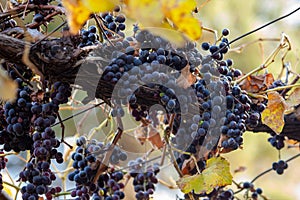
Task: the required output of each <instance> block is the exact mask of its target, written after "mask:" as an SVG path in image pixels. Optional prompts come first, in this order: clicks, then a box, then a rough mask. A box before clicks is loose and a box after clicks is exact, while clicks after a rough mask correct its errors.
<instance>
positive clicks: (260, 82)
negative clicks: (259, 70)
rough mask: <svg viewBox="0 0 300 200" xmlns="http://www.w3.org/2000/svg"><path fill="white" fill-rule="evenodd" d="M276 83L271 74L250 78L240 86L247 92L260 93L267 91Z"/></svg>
mask: <svg viewBox="0 0 300 200" xmlns="http://www.w3.org/2000/svg"><path fill="white" fill-rule="evenodd" d="M273 82H274V77H273V75H272V74H271V73H269V74H262V75H257V76H248V77H247V78H246V79H245V80H243V81H242V82H241V83H240V84H239V85H240V87H241V89H243V90H246V91H247V92H252V93H256V92H260V91H264V90H266V89H267V88H268V87H269V86H271V85H272V83H273Z"/></svg>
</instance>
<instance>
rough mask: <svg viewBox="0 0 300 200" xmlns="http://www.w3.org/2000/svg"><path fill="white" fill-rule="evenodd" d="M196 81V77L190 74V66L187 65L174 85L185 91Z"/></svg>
mask: <svg viewBox="0 0 300 200" xmlns="http://www.w3.org/2000/svg"><path fill="white" fill-rule="evenodd" d="M196 80H197V79H196V76H195V75H194V74H192V73H191V72H190V65H187V66H185V67H184V68H183V69H182V70H181V74H180V76H179V77H178V79H177V80H176V84H177V85H178V86H180V87H183V88H185V89H186V88H188V87H190V86H191V85H192V84H194V83H195V82H196Z"/></svg>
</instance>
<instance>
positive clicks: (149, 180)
mask: <svg viewBox="0 0 300 200" xmlns="http://www.w3.org/2000/svg"><path fill="white" fill-rule="evenodd" d="M145 163H146V162H145V160H144V159H142V158H137V159H136V160H131V161H130V162H129V163H128V165H129V167H130V169H129V170H130V172H129V173H130V176H131V177H133V178H134V179H133V185H134V191H135V192H136V195H135V197H136V199H137V200H148V199H150V196H151V195H152V194H153V193H154V190H155V184H157V183H158V179H157V178H156V175H157V174H158V173H159V171H160V169H159V166H158V164H156V163H154V164H153V165H148V166H146V164H145Z"/></svg>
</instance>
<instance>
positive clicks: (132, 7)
mask: <svg viewBox="0 0 300 200" xmlns="http://www.w3.org/2000/svg"><path fill="white" fill-rule="evenodd" d="M125 3H126V4H127V6H126V8H127V9H126V13H127V15H128V16H129V17H130V18H132V19H133V20H136V21H137V22H139V24H140V25H141V27H142V28H146V29H149V28H150V29H151V30H150V31H151V32H152V33H153V34H156V35H159V36H161V37H163V38H165V39H167V40H169V41H170V42H172V43H174V44H176V45H178V46H181V45H182V44H184V42H185V41H186V40H187V39H191V40H198V39H199V38H200V37H201V35H202V29H201V23H200V21H199V20H198V19H196V18H195V17H194V16H193V14H192V11H193V10H194V9H195V7H196V2H195V0H171V1H168V0H160V1H151V0H140V1H136V0H127V1H126V2H125ZM155 28H158V29H155ZM170 29H171V30H176V32H170V31H169V30H170Z"/></svg>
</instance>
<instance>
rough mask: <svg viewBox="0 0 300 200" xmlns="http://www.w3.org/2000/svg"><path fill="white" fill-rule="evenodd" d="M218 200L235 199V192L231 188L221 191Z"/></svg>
mask: <svg viewBox="0 0 300 200" xmlns="http://www.w3.org/2000/svg"><path fill="white" fill-rule="evenodd" d="M216 199H217V200H233V199H234V192H233V191H232V190H231V189H229V190H225V191H222V192H220V194H219V195H218V196H217V198H216Z"/></svg>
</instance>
